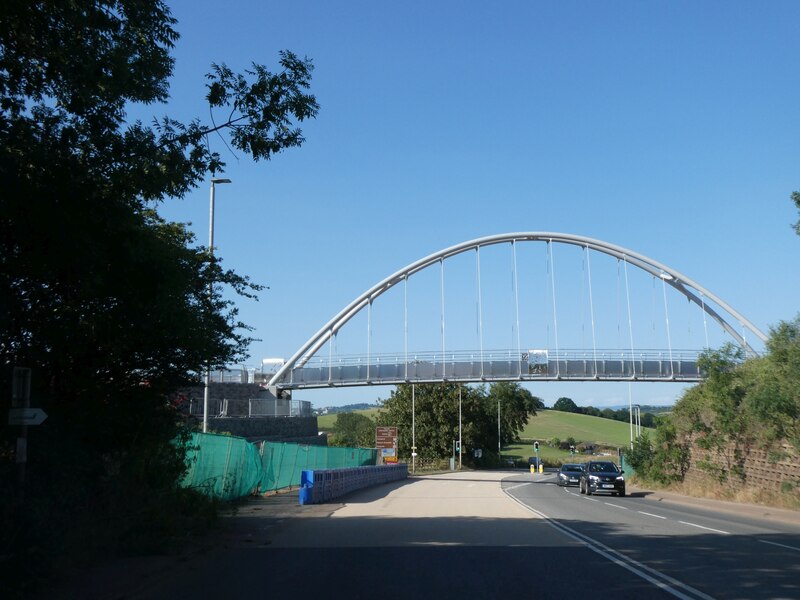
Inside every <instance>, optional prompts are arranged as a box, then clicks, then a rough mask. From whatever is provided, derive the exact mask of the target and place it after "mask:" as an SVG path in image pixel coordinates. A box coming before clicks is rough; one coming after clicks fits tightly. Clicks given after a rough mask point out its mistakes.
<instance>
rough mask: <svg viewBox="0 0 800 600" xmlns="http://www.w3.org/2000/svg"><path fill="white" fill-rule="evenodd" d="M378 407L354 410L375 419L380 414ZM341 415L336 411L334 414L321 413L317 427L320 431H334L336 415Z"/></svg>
mask: <svg viewBox="0 0 800 600" xmlns="http://www.w3.org/2000/svg"><path fill="white" fill-rule="evenodd" d="M378 410H380V409H378V408H370V409H368V410H356V411H353V412H357V413H359V414H362V415H365V416H367V417H369V418H370V419H374V418H375V415H377V414H378ZM337 416H339V413H334V414H332V415H321V416H319V417H317V429H319V430H320V431H333V424H334V423H336V417H337Z"/></svg>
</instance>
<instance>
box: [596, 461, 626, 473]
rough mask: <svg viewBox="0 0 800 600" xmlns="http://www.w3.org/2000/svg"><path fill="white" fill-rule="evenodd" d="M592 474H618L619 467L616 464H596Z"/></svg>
mask: <svg viewBox="0 0 800 600" xmlns="http://www.w3.org/2000/svg"><path fill="white" fill-rule="evenodd" d="M591 471H592V473H618V472H619V470H618V469H617V465H615V464H614V463H594V464H593V465H592V468H591Z"/></svg>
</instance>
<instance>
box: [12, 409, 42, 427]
mask: <svg viewBox="0 0 800 600" xmlns="http://www.w3.org/2000/svg"><path fill="white" fill-rule="evenodd" d="M46 418H47V413H46V412H44V411H43V410H42V409H41V408H11V409H9V411H8V424H9V425H41V424H42V423H43V422H44V420H45V419H46Z"/></svg>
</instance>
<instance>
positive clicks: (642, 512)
mask: <svg viewBox="0 0 800 600" xmlns="http://www.w3.org/2000/svg"><path fill="white" fill-rule="evenodd" d="M636 512H638V513H639V514H640V515H647V516H648V517H655V518H656V519H666V518H667V517H662V516H661V515H654V514H653V513H649V512H644V511H643V510H637V511H636Z"/></svg>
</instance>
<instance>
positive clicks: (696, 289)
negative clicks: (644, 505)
mask: <svg viewBox="0 0 800 600" xmlns="http://www.w3.org/2000/svg"><path fill="white" fill-rule="evenodd" d="M516 242H555V243H560V244H570V245H573V246H580V247H581V248H587V249H591V250H596V251H598V252H602V253H604V254H607V255H609V256H613V257H615V258H618V259H620V260H623V261H625V262H626V263H629V264H631V265H634V266H636V267H639V268H640V269H642V270H644V271H646V272H647V273H650V274H651V275H653V276H654V277H658V278H660V279H663V281H664V282H665V283H667V284H669V285H671V286H672V287H673V288H675V289H676V290H678V291H679V292H680V293H681V294H683V295H684V296H686V298H687V299H688V300H689V301H691V302H693V303H694V304H696V305H697V306H699V307H700V308H701V309H702V310H703V311H705V312H706V314H708V315H709V316H710V317H711V318H712V319H714V320H715V321H716V322H717V323H718V324H719V325H720V326H721V327H722V328H723V329H724V330H725V331H726V332H727V333H728V334H729V335H731V337H733V338H734V339H735V340H736V341H737V343H739V344H740V345H741V346H742V347H743V348H745V349H746V350H747V351H748V352H750V353H752V354H758V353H757V352H756V350H755V349H754V348H753V347H752V346H750V344H749V343H748V342H747V340H746V339H745V338H744V337H743V336H742V335H741V334H739V332H738V331H736V329H735V328H734V327H732V326H731V325H730V324H729V323H728V322H727V321H726V320H725V319H724V318H723V317H722V316H720V315H719V313H717V312H716V311H715V310H714V309H713V308H711V307H710V306H708V303H707V302H705V301H704V300H702V298H701V297H700V296H705V297H707V298H710V299H711V300H712V301H713V302H714V303H715V304H716V305H717V306H719V307H721V308H722V309H724V310H725V311H726V312H727V313H728V314H729V315H731V316H732V317H734V318H735V319H736V320H737V321H738V322H739V323H740V324H741V325H742V327H744V328H746V329H747V330H749V331H750V332H751V333H753V334H754V335H755V336H756V337H757V338H759V339H760V340H761V341H762V342H766V341H767V336H766V335H765V334H764V333H763V332H762V331H761V330H759V329H758V328H757V327H756V326H755V325H753V324H752V323H751V322H750V321H749V320H747V319H746V318H745V317H744V316H742V315H741V314H740V313H738V312H737V311H736V310H734V309H733V308H732V307H730V306H729V305H728V304H727V303H726V302H725V301H723V300H722V299H721V298H719V297H717V296H716V295H714V294H713V293H711V292H710V291H708V290H707V289H705V288H704V287H703V286H701V285H700V284H698V283H697V282H695V281H693V280H692V279H690V278H688V277H686V276H685V275H683V274H682V273H680V272H678V271H676V270H675V269H673V268H671V267H668V266H666V265H664V264H662V263H660V262H658V261H656V260H653V259H652V258H649V257H647V256H644V255H643V254H639V253H638V252H634V251H632V250H629V249H627V248H623V247H621V246H617V245H614V244H609V243H608V242H603V241H601V240H596V239H593V238H588V237H584V236H581V235H573V234H568V233H553V232H522V233H503V234H497V235H491V236H486V237H482V238H477V239H474V240H470V241H467V242H462V243H460V244H456V245H455V246H450V247H449V248H445V249H444V250H440V251H439V252H435V253H433V254H430V255H428V256H426V257H424V258H421V259H419V260H418V261H416V262H413V263H411V264H410V265H408V266H406V267H403V268H402V269H400V270H399V271H397V272H395V273H393V274H392V275H390V276H389V277H387V278H386V279H384V280H382V281H380V282H379V283H377V284H375V285H374V286H372V287H371V288H370V289H368V290H367V291H366V292H364V293H363V294H361V295H360V296H359V297H358V298H356V299H355V300H353V301H352V302H351V303H350V304H348V305H347V306H345V307H344V308H343V309H342V310H341V311H339V313H337V314H336V316H334V317H333V318H332V319H331V320H330V321H328V322H327V323H326V324H325V325H323V327H322V328H321V329H320V330H319V331H317V333H315V334H314V335H313V336H312V337H311V338H309V339H308V341H307V342H306V343H305V344H303V345H302V346H301V347H300V349H299V350H297V352H295V353H294V354H293V355H292V357H291V358H290V359H289V360H287V361H286V363H285V364H284V365H283V366H282V367H281V369H280V370H279V371H278V372H277V373H275V375H274V376H273V377H272V379H270V381H269V385H278V384H279V383H280V381H281V380H282V379H283V378H284V376H285V375H286V373H287V372H289V371H290V370H291V369H293V368H294V367H295V365H297V364H298V363H300V364H301V365H302V364H304V363H305V362H306V361H308V359H310V358H311V357H312V356H314V354H316V352H317V351H318V350H319V349H320V348H321V347H322V346H323V345H324V344H325V342H327V341H328V340H329V339H330V338H331V337H332V336H333V335H334V334H336V332H337V331H339V329H341V328H342V327H343V326H344V325H345V324H346V323H347V322H348V321H349V320H350V319H352V318H353V317H354V316H355V315H356V314H357V313H358V312H359V311H361V310H362V309H363V308H364V307H365V306H368V305H370V304H371V303H372V302H373V301H374V300H375V299H376V298H378V297H379V296H381V295H382V294H383V293H385V292H387V291H388V290H389V289H391V288H392V287H394V286H395V285H397V284H398V283H402V282H404V281H405V280H406V279H407V278H408V277H409V276H410V275H413V274H414V273H416V272H418V271H421V270H423V269H425V268H427V267H429V266H431V265H434V264H438V263H441V262H442V261H444V260H445V259H447V258H451V257H453V256H456V255H458V254H461V253H463V252H468V251H470V250H476V249H479V248H481V247H484V246H492V245H496V244H506V243H516ZM698 294H699V296H698Z"/></svg>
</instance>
